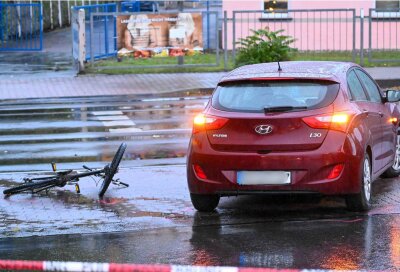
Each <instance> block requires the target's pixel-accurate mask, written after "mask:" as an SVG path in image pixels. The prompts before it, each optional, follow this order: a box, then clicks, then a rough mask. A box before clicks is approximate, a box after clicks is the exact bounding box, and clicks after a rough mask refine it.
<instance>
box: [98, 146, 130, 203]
mask: <svg viewBox="0 0 400 272" xmlns="http://www.w3.org/2000/svg"><path fill="white" fill-rule="evenodd" d="M125 149H126V144H125V143H122V144H121V145H120V146H119V148H118V150H117V153H115V156H114V158H113V160H112V162H111V164H110V166H109V167H108V169H106V172H105V176H104V179H103V183H102V184H101V187H100V192H99V197H103V196H104V194H105V192H106V191H107V189H108V186H110V183H111V181H112V178H113V177H114V175H115V173H116V172H117V170H118V165H119V163H120V162H121V160H122V156H123V155H124V152H125Z"/></svg>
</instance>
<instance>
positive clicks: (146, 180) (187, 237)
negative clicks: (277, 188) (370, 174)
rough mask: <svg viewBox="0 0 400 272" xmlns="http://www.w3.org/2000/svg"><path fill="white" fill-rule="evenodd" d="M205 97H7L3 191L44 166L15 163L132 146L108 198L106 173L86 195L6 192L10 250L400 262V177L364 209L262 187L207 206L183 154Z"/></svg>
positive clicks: (258, 261) (371, 265)
mask: <svg viewBox="0 0 400 272" xmlns="http://www.w3.org/2000/svg"><path fill="white" fill-rule="evenodd" d="M206 101H207V98H206V95H204V94H201V93H200V94H194V95H193V96H190V97H185V98H184V97H181V96H169V97H164V98H154V97H146V98H144V97H140V98H139V97H97V98H79V99H76V100H71V99H65V100H61V101H60V100H36V101H35V100H23V101H8V102H7V103H5V102H4V103H3V104H2V107H1V108H0V118H1V119H2V122H0V130H1V135H0V141H2V143H1V149H2V152H1V155H0V161H1V165H2V166H1V167H0V170H1V172H3V173H0V191H2V190H3V189H5V188H8V187H10V186H13V185H15V184H18V183H20V182H21V180H22V178H23V177H25V176H27V175H29V176H36V175H37V174H38V173H37V172H29V173H23V172H19V173H18V172H13V173H5V172H7V171H15V170H26V171H28V170H37V169H46V170H48V169H49V168H50V167H49V165H48V164H43V163H45V162H48V161H59V162H61V163H60V164H59V167H60V168H64V169H65V168H69V167H70V166H76V165H78V166H80V165H81V164H82V161H88V162H89V165H92V166H93V165H94V166H96V165H99V166H102V165H104V162H105V161H108V160H110V158H111V155H112V154H113V153H114V151H115V149H116V147H117V145H118V144H119V143H120V142H121V141H125V142H127V143H128V150H127V152H126V155H125V157H124V161H123V164H122V166H123V167H122V169H121V170H120V171H119V173H118V174H117V178H120V179H121V180H122V181H124V182H127V183H129V184H130V187H129V188H126V189H121V188H118V187H115V186H111V187H110V189H109V190H108V191H107V193H106V197H105V198H104V199H102V200H100V199H98V197H97V192H98V189H99V188H98V186H97V185H98V180H97V179H95V180H92V179H91V178H84V179H82V180H81V182H80V186H81V194H76V193H75V192H74V189H73V186H66V187H64V188H60V189H57V190H54V191H51V192H49V193H48V194H45V193H43V194H40V195H35V196H32V195H30V194H22V195H16V196H12V197H10V198H0V257H1V258H4V259H32V260H43V259H47V260H60V261H67V260H68V261H96V262H133V263H163V264H164V263H165V264H171V263H172V264H193V265H229V266H255V267H278V268H325V269H387V270H391V271H396V270H399V269H400V227H399V226H400V224H399V223H400V216H399V214H400V182H399V181H400V179H387V180H378V181H377V182H375V183H374V186H373V195H374V204H373V208H372V210H371V211H370V212H369V213H365V214H362V213H350V212H348V211H346V209H345V204H344V201H343V200H342V199H340V198H323V199H315V198H304V197H302V198H295V197H286V198H283V197H264V196H241V197H230V198H224V199H222V201H221V204H220V205H219V207H218V210H217V212H216V213H197V212H196V211H195V210H194V209H193V207H192V205H191V203H190V199H189V193H188V190H187V186H186V176H185V174H186V173H185V166H184V164H183V163H184V160H185V158H184V154H185V152H186V145H187V141H188V136H189V134H190V119H191V117H192V116H193V114H194V113H195V112H196V111H198V110H200V109H201V108H202V107H203V105H204V103H205V102H206ZM99 117H100V118H99ZM16 121H18V122H16ZM5 151H7V152H5ZM163 157H167V159H165V158H163ZM25 163H28V164H25ZM177 163H178V164H177ZM149 164H150V165H158V166H147V167H143V165H149ZM160 164H167V165H166V166H160ZM42 174H43V173H42Z"/></svg>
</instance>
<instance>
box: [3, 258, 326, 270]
mask: <svg viewBox="0 0 400 272" xmlns="http://www.w3.org/2000/svg"><path fill="white" fill-rule="evenodd" d="M0 270H14V271H16V270H29V271H98V272H128V271H130V272H141V271H143V272H307V271H312V272H323V271H329V270H309V269H274V268H238V267H229V266H185V265H146V264H143V265H141V264H117V263H85V262H51V261H22V260H0Z"/></svg>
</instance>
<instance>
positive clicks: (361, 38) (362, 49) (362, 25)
mask: <svg viewBox="0 0 400 272" xmlns="http://www.w3.org/2000/svg"><path fill="white" fill-rule="evenodd" d="M360 65H361V66H364V9H361V10H360Z"/></svg>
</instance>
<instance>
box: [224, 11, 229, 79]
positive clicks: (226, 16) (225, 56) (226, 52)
mask: <svg viewBox="0 0 400 272" xmlns="http://www.w3.org/2000/svg"><path fill="white" fill-rule="evenodd" d="M227 70H228V12H227V11H226V10H225V11H224V71H227Z"/></svg>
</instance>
